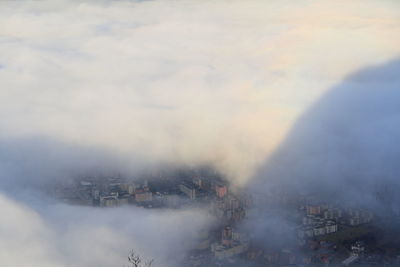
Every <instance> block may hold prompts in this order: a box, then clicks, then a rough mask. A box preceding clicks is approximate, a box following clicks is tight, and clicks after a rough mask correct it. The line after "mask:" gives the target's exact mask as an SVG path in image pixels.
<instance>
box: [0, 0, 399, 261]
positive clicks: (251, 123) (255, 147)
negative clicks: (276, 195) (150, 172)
mask: <svg viewBox="0 0 400 267" xmlns="http://www.w3.org/2000/svg"><path fill="white" fill-rule="evenodd" d="M399 9H400V4H399V2H398V1H389V0H388V1H378V0H376V1H373V0H355V1H351V2H350V1H344V0H339V1H318V2H316V1H308V0H304V1H286V0H284V1H253V0H249V1H247V0H246V1H239V0H237V1H211V0H205V1H185V2H182V1H167V0H166V1H163V0H154V1H50V0H48V1H2V2H1V3H0V192H2V193H1V194H0V206H1V210H2V216H1V218H0V262H1V263H2V265H5V266H35V264H36V266H120V265H121V264H122V263H124V260H125V257H126V254H127V252H128V251H129V250H130V249H135V250H137V251H138V252H140V253H142V254H143V255H145V256H146V257H150V258H152V257H154V258H156V262H157V261H158V262H166V264H165V265H171V266H175V265H174V264H176V263H175V262H170V261H169V260H170V259H171V258H174V259H175V257H171V255H181V254H182V253H181V252H183V251H185V249H186V248H187V247H190V246H189V245H187V244H186V243H184V244H183V245H182V246H180V245H179V244H181V241H182V240H186V241H187V242H189V243H190V242H191V240H193V238H192V236H191V235H192V234H193V231H194V230H195V229H198V228H199V227H201V226H206V225H207V224H208V223H209V222H210V218H208V217H207V216H206V215H205V214H204V213H203V211H200V210H194V211H186V210H184V211H175V212H172V211H171V212H161V213H158V212H153V211H145V210H141V209H136V208H131V209H115V210H103V209H101V210H100V209H99V210H97V209H91V208H80V207H71V206H67V205H62V204H54V203H50V204H49V202H48V201H47V200H43V198H42V197H41V196H40V197H38V196H37V194H33V193H32V192H31V191H30V189H29V188H30V187H31V186H32V185H41V184H42V183H43V182H44V181H49V180H52V179H56V178H58V179H63V177H69V176H71V175H75V174H77V173H84V172H91V171H94V170H97V171H99V170H100V171H107V170H108V171H115V170H123V171H124V172H127V173H129V172H131V173H135V172H136V171H138V170H139V169H141V168H145V167H149V166H157V165H159V164H173V165H178V166H179V165H181V164H189V165H196V164H204V163H210V164H212V165H214V166H215V167H216V168H218V169H219V170H220V171H221V172H223V173H224V174H225V175H226V176H227V177H228V178H229V179H231V181H233V182H234V183H235V184H237V185H245V184H246V182H247V181H248V180H249V178H250V177H252V175H253V174H254V172H255V171H256V170H257V167H258V166H260V165H261V164H262V163H263V162H264V161H265V160H267V159H268V158H269V157H270V155H271V153H272V152H273V151H275V149H276V148H277V147H278V146H279V145H280V143H281V142H282V141H283V140H285V137H286V135H287V134H288V132H289V130H290V129H291V127H292V126H293V123H294V122H295V121H296V120H297V119H298V118H299V117H300V116H301V114H303V112H304V111H306V110H307V109H308V108H309V107H310V106H311V105H312V104H313V103H314V102H315V101H316V100H317V99H319V97H320V96H321V95H323V94H325V93H326V91H327V90H329V89H330V88H332V86H334V85H337V84H339V83H341V82H342V81H343V79H344V78H345V77H346V76H347V75H348V74H349V73H352V72H354V71H356V70H359V69H362V68H364V67H365V66H370V65H376V64H383V63H385V62H387V61H389V60H392V59H393V58H396V57H398V56H399V55H400V13H399V12H398V10H399ZM364 80H365V79H364ZM350 82H352V81H350ZM369 82H370V81H369V80H368V79H366V81H364V82H363V83H369ZM349 109H350V108H349ZM340 114H341V115H343V116H346V114H343V113H340ZM312 136H313V135H312ZM262 177H263V179H264V178H265V177H264V176H262ZM267 178H268V177H267ZM22 187H27V188H24V189H23V190H22ZM21 190H22V191H21ZM4 192H7V194H6V193H4ZM193 218H196V220H193ZM171 244H172V245H171ZM158 266H159V265H158ZM162 266H164V265H162Z"/></svg>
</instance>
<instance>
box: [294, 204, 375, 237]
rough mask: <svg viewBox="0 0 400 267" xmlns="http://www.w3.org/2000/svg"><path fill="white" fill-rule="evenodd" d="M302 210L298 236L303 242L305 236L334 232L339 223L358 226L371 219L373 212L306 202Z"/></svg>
mask: <svg viewBox="0 0 400 267" xmlns="http://www.w3.org/2000/svg"><path fill="white" fill-rule="evenodd" d="M302 210H303V211H304V215H303V218H302V225H301V226H300V227H299V229H298V236H299V238H300V240H301V241H302V242H303V243H304V241H305V239H306V238H313V237H317V236H323V235H327V234H332V233H336V232H338V230H339V226H340V225H348V226H359V225H362V224H367V223H370V222H371V221H372V219H373V214H372V213H371V212H369V211H365V210H361V209H355V208H347V209H342V208H338V207H332V206H331V205H326V204H307V205H305V206H304V207H302Z"/></svg>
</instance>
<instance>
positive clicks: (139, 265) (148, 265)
mask: <svg viewBox="0 0 400 267" xmlns="http://www.w3.org/2000/svg"><path fill="white" fill-rule="evenodd" d="M128 262H129V266H126V267H154V264H153V263H154V260H153V259H152V260H148V261H144V260H143V259H142V257H141V256H140V255H139V254H137V253H135V252H134V251H133V250H132V251H131V252H130V253H129V255H128ZM124 267H125V266H124Z"/></svg>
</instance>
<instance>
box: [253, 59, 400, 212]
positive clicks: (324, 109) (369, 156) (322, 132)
mask: <svg viewBox="0 0 400 267" xmlns="http://www.w3.org/2000/svg"><path fill="white" fill-rule="evenodd" d="M399 137H400V61H399V60H393V61H391V62H388V63H386V64H382V65H377V66H371V67H366V68H364V69H362V70H360V71H358V72H356V73H353V74H351V75H348V76H347V77H346V78H345V79H344V80H343V81H342V82H341V83H339V84H338V85H336V86H334V87H333V88H332V89H331V90H330V91H329V92H327V93H326V94H325V95H323V96H322V97H321V98H320V99H319V100H317V101H316V102H315V103H314V104H313V105H312V106H311V107H310V108H309V109H308V110H307V111H306V112H305V113H304V114H303V115H302V116H300V118H299V119H298V120H297V121H296V123H295V124H294V126H293V128H292V129H291V131H290V132H289V134H288V136H287V138H286V139H285V140H284V141H283V143H282V144H281V145H280V146H279V147H278V149H277V150H276V151H275V152H274V153H273V154H272V156H271V157H270V158H268V159H267V160H266V163H265V165H264V166H263V167H262V168H261V169H260V170H259V172H258V175H257V176H256V178H255V180H254V185H256V186H254V187H251V188H252V189H254V190H257V189H260V188H261V190H259V192H260V193H261V192H262V190H265V191H268V190H270V189H273V188H277V187H278V188H280V189H284V190H285V189H286V190H287V192H292V193H293V194H298V193H311V194H316V195H318V197H319V198H321V200H326V201H328V202H341V203H343V204H345V205H347V206H352V205H356V206H362V207H366V208H371V209H373V210H374V211H376V212H386V211H387V209H394V211H396V212H399V207H400V202H399V200H400V198H399V196H398V194H397V193H396V192H397V191H398V189H399V188H400V165H399V164H398V160H399V158H400V148H399V146H398V140H399ZM261 185H262V186H261Z"/></svg>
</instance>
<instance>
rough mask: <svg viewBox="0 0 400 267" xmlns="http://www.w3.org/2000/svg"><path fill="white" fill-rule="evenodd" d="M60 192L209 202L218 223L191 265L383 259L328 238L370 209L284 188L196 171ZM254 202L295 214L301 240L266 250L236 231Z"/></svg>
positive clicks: (107, 201)
mask: <svg viewBox="0 0 400 267" xmlns="http://www.w3.org/2000/svg"><path fill="white" fill-rule="evenodd" d="M58 192H59V195H60V196H61V198H62V199H64V200H65V201H66V202H68V203H72V204H78V205H89V206H99V207H118V206H123V205H130V204H131V205H136V206H143V207H146V208H180V207H182V206H184V205H196V204H202V205H203V204H206V205H208V207H209V209H210V213H211V214H212V215H213V216H214V217H215V218H217V222H218V223H217V225H215V226H214V227H213V228H212V229H208V230H204V231H201V233H200V234H199V238H198V240H197V241H198V242H197V246H195V248H194V249H193V253H191V254H190V255H189V258H190V260H188V264H187V265H188V266H230V265H232V264H233V263H234V262H235V261H241V260H244V261H250V262H253V263H256V262H258V263H260V264H261V265H262V266H285V265H294V266H296V265H297V266H313V265H315V264H322V265H325V266H330V264H332V263H333V262H335V264H338V263H339V264H341V265H344V266H348V265H354V264H356V263H357V262H362V261H369V262H373V261H376V262H381V261H380V259H379V260H377V257H376V256H371V255H369V256H367V255H366V253H365V245H364V244H363V243H362V242H358V243H354V244H353V245H352V246H351V249H349V250H350V254H349V255H348V256H344V253H343V251H340V250H339V251H338V249H337V246H336V244H335V242H334V241H333V242H332V240H334V238H333V239H332V238H331V239H330V237H335V235H337V234H339V235H340V233H342V231H344V230H343V229H345V230H346V231H352V230H351V229H357V228H358V227H362V226H364V225H368V224H369V223H371V222H372V221H373V220H374V215H373V214H372V213H371V212H369V211H367V210H362V209H360V208H349V207H346V208H342V207H339V206H333V205H332V204H325V203H324V202H322V201H318V200H317V198H315V197H314V196H307V195H295V194H290V193H287V192H285V191H284V190H283V191H279V190H277V191H275V192H274V193H272V194H268V193H266V194H262V195H260V196H258V195H256V194H253V193H243V192H240V193H239V192H236V191H235V192H232V190H230V188H229V184H228V183H227V182H226V181H224V180H223V179H222V178H219V177H208V176H207V175H198V174H193V175H183V176H180V177H177V178H176V179H171V177H166V178H165V179H163V177H162V176H160V177H158V178H157V179H142V180H138V179H132V180H129V179H123V178H121V177H101V178H98V177H97V178H85V179H78V180H77V181H76V182H75V183H74V185H73V186H70V187H69V189H65V187H64V188H62V190H60V191H58ZM60 192H62V193H60ZM255 203H256V204H255ZM255 206H258V207H260V206H262V207H266V208H265V209H264V208H263V209H260V211H262V212H268V209H271V208H272V210H282V211H284V213H285V214H287V215H288V216H289V217H291V218H288V220H292V219H293V222H294V223H293V236H295V238H294V240H298V241H299V242H293V244H292V245H290V246H286V247H285V246H283V247H280V248H276V247H275V248H269V249H267V248H262V246H259V245H258V244H256V243H255V242H254V240H253V237H252V236H251V235H249V234H247V233H245V232H243V231H240V230H238V229H241V228H240V223H241V222H243V220H245V219H246V216H247V213H248V212H249V210H250V209H252V208H253V207H255ZM349 229H350V230H349ZM296 238H297V239H296ZM329 240H330V241H329ZM338 259H340V261H339V262H338ZM232 266H233V265H232Z"/></svg>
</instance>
